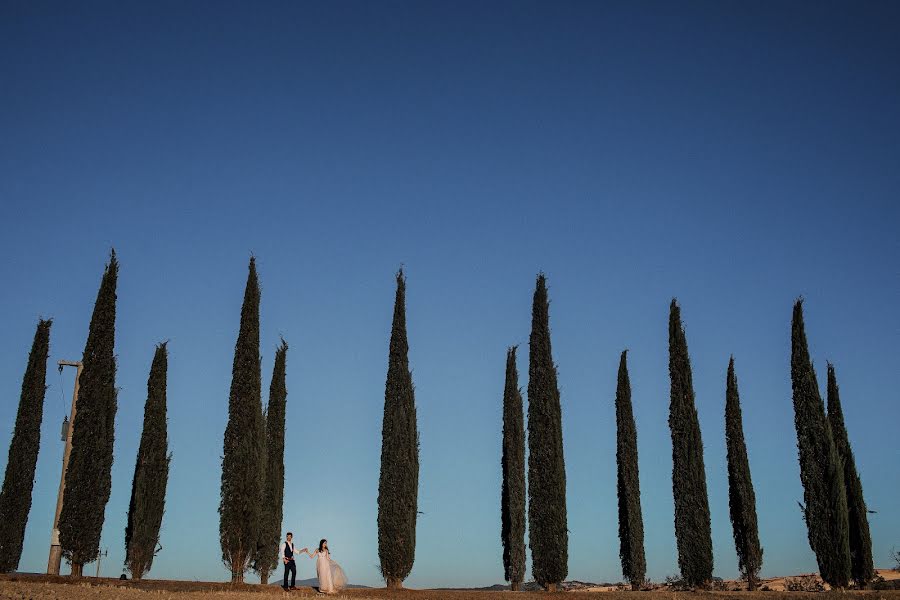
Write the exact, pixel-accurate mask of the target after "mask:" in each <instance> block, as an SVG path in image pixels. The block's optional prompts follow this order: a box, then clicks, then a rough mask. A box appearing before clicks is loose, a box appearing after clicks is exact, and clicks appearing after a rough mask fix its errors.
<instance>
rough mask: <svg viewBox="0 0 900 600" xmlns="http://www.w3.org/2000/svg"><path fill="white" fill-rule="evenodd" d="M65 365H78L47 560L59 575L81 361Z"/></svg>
mask: <svg viewBox="0 0 900 600" xmlns="http://www.w3.org/2000/svg"><path fill="white" fill-rule="evenodd" d="M63 367H77V368H78V371H77V372H76V373H75V391H74V393H73V394H72V415H71V416H70V417H69V429H68V430H67V431H66V446H65V449H64V450H63V459H62V475H60V477H59V494H58V495H57V497H56V515H55V516H54V517H53V533H52V534H51V535H50V558H49V560H48V561H47V574H48V575H59V565H60V563H61V562H62V546H60V545H59V513H61V512H62V505H63V495H64V494H65V491H66V469H68V468H69V454H70V453H71V452H72V431H73V429H74V428H75V410H76V403H77V402H78V383H79V381H80V379H81V369H82V368H83V365H82V364H81V361H78V362H72V361H68V360H61V361H59V370H60V372H62V370H63Z"/></svg>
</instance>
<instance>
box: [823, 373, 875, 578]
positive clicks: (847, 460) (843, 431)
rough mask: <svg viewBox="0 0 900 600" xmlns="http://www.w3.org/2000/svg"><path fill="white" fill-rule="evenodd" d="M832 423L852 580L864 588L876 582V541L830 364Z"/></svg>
mask: <svg viewBox="0 0 900 600" xmlns="http://www.w3.org/2000/svg"><path fill="white" fill-rule="evenodd" d="M828 422H829V424H830V425H831V434H832V436H833V438H834V445H835V447H836V449H837V453H838V457H839V458H840V461H841V463H843V465H844V485H845V486H846V490H847V520H848V525H849V534H850V576H851V577H852V578H853V581H854V582H856V585H857V586H859V587H861V588H863V587H866V585H868V584H869V582H870V581H872V580H873V579H874V578H875V565H874V563H873V561H872V537H871V535H870V533H869V517H868V510H867V509H866V501H865V500H864V499H863V489H862V481H860V479H859V474H858V473H857V472H856V459H855V458H854V457H853V449H852V448H851V447H850V438H849V437H848V436H847V428H846V426H845V425H844V411H843V410H842V409H841V398H840V391H839V390H838V384H837V377H836V376H835V374H834V365H832V364H831V363H828Z"/></svg>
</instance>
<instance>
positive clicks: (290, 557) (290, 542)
mask: <svg viewBox="0 0 900 600" xmlns="http://www.w3.org/2000/svg"><path fill="white" fill-rule="evenodd" d="M306 550H307V549H306V548H304V549H303V550H300V551H299V552H305V551H306ZM279 553H280V555H281V560H282V562H283V563H284V585H282V586H281V587H283V588H284V590H285V591H287V590H295V589H297V588H296V586H295V585H294V584H295V583H296V582H297V565H296V563H295V562H294V554H295V553H297V551H296V550H294V534H293V533H291V532H290V531H288V532H287V535H286V536H285V541H284V542H282V543H281V550H280V552H279ZM288 573H290V574H291V586H290V587H288Z"/></svg>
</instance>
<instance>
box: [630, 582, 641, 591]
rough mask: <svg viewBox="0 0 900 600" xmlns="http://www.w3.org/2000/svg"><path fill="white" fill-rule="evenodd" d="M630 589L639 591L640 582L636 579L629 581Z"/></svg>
mask: <svg viewBox="0 0 900 600" xmlns="http://www.w3.org/2000/svg"><path fill="white" fill-rule="evenodd" d="M631 591H632V592H639V591H641V584H640V583H639V582H637V581H632V582H631Z"/></svg>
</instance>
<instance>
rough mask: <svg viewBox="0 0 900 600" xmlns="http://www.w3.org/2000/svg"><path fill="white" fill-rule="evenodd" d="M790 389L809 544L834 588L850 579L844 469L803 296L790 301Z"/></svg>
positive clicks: (820, 567) (825, 576)
mask: <svg viewBox="0 0 900 600" xmlns="http://www.w3.org/2000/svg"><path fill="white" fill-rule="evenodd" d="M791 387H792V388H793V396H794V425H795V427H796V429H797V451H798V457H799V461H800V481H801V482H802V483H803V499H804V502H805V505H804V507H803V516H804V519H805V521H806V529H807V533H808V534H809V546H810V548H812V551H813V552H814V553H815V555H816V562H818V563H819V574H820V575H821V576H822V579H824V580H825V581H826V582H827V583H828V584H829V585H830V586H831V587H833V588H838V589H841V588H845V587H847V584H848V583H849V581H850V536H849V532H848V520H847V493H846V491H845V488H844V472H843V469H842V468H841V462H840V457H839V456H838V451H837V448H836V447H835V444H834V439H833V437H832V433H831V425H830V424H829V422H828V418H827V417H826V416H825V406H824V404H823V403H822V397H821V396H820V395H819V384H818V381H817V380H816V372H815V370H814V369H813V365H812V361H811V360H810V358H809V347H808V346H807V342H806V330H805V328H804V325H803V300H802V299H801V300H797V302H796V304H794V315H793V318H792V320H791Z"/></svg>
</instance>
